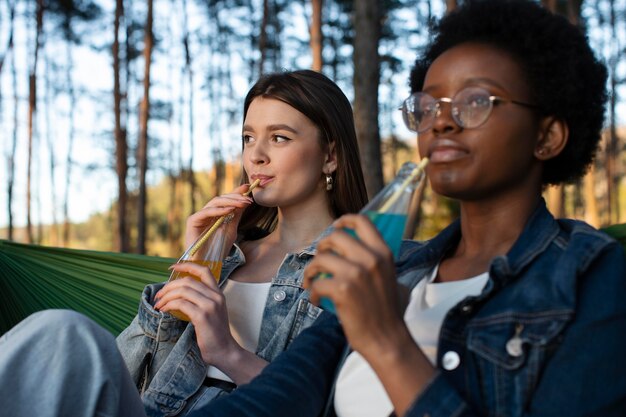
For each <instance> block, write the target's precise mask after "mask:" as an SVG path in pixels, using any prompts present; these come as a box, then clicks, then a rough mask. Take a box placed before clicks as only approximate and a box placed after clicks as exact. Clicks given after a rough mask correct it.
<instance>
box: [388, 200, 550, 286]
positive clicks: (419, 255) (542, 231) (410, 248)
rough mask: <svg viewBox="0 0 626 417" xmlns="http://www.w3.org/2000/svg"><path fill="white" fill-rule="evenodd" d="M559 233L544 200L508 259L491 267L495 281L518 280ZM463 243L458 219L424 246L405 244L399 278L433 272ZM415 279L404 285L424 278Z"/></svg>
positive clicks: (508, 255)
mask: <svg viewBox="0 0 626 417" xmlns="http://www.w3.org/2000/svg"><path fill="white" fill-rule="evenodd" d="M558 233H559V225H558V223H557V221H556V220H555V219H554V217H553V216H552V214H550V212H549V211H548V209H547V208H546V204H545V201H544V200H543V198H542V199H541V200H540V201H539V203H538V204H537V207H536V208H535V210H534V211H533V213H532V214H531V216H530V218H529V219H528V221H527V222H526V226H525V227H524V230H523V231H522V233H521V235H520V236H519V237H518V239H517V240H516V241H515V243H514V244H513V246H512V247H511V249H510V250H509V252H508V253H507V254H506V255H502V256H498V257H496V258H494V260H493V261H492V263H491V266H490V275H492V277H493V278H496V277H500V278H501V279H503V280H506V279H507V277H512V276H517V275H518V274H519V272H520V271H521V270H522V269H524V268H525V267H526V266H527V265H528V264H530V263H531V262H532V261H533V259H535V258H536V257H537V256H538V255H539V254H541V253H542V252H543V251H544V250H545V249H546V247H547V246H548V245H549V244H550V243H551V242H552V241H553V240H554V239H555V238H556V236H557V235H558ZM460 239H461V222H460V220H459V219H457V220H455V221H454V222H452V223H451V224H450V225H449V226H448V227H446V228H445V229H444V230H443V231H441V232H440V233H439V234H438V235H437V236H435V237H434V238H433V239H431V240H428V241H426V242H424V243H419V242H414V241H405V242H404V243H403V248H402V251H401V256H400V258H399V260H398V263H397V269H398V275H402V273H403V272H405V271H407V270H409V269H410V270H416V269H430V268H432V267H433V266H434V265H436V264H437V263H439V262H440V261H441V258H443V257H444V256H445V254H446V253H447V252H448V251H449V250H451V249H452V248H453V247H454V246H455V245H457V244H458V242H459V240H460ZM410 275H411V276H412V277H413V278H414V279H412V280H411V281H407V282H404V280H401V282H402V283H403V284H404V285H407V286H409V287H411V288H412V287H413V286H414V285H415V284H416V281H417V280H419V279H421V278H422V277H421V276H415V275H414V274H410Z"/></svg>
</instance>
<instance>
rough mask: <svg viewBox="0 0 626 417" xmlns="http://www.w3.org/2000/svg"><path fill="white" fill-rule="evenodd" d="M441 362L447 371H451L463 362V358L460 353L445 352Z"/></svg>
mask: <svg viewBox="0 0 626 417" xmlns="http://www.w3.org/2000/svg"><path fill="white" fill-rule="evenodd" d="M441 362H442V365H443V369H445V370H446V371H451V370H453V369H456V368H457V367H458V366H459V364H460V363H461V358H460V357H459V354H458V353H456V352H453V351H449V352H446V353H444V355H443V359H442V361H441Z"/></svg>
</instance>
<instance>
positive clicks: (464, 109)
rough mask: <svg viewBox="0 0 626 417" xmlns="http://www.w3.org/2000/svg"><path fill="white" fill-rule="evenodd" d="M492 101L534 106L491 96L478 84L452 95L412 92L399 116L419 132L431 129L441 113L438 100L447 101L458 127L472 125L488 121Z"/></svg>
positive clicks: (477, 125) (440, 101) (473, 126)
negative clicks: (436, 95) (450, 96)
mask: <svg viewBox="0 0 626 417" xmlns="http://www.w3.org/2000/svg"><path fill="white" fill-rule="evenodd" d="M494 102H501V103H513V104H517V105H520V106H524V107H529V108H537V106H535V105H534V104H528V103H523V102H521V101H517V100H511V99H506V98H503V97H498V96H492V95H491V94H489V92H488V91H487V90H485V89H483V88H480V87H467V88H464V89H462V90H461V91H459V92H458V93H456V94H455V95H454V97H453V98H449V97H441V98H438V99H436V98H434V97H432V96H431V95H429V94H426V93H422V92H419V93H414V94H412V95H411V96H410V97H409V98H407V99H406V100H404V103H402V107H400V110H402V118H403V119H404V124H405V125H406V127H408V128H409V130H411V131H413V132H417V133H422V132H424V131H426V130H428V129H430V128H431V127H432V126H433V124H434V123H435V119H436V118H437V117H438V116H439V115H440V114H441V103H450V108H451V112H452V118H453V119H454V121H455V122H456V124H458V125H459V126H460V127H463V128H465V129H474V128H477V127H479V126H480V125H482V124H483V123H485V122H486V121H487V119H488V118H489V115H491V110H492V109H493V103H494Z"/></svg>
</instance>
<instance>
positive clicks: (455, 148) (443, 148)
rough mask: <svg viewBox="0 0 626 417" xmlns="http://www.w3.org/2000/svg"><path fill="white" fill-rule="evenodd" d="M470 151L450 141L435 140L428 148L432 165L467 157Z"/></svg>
mask: <svg viewBox="0 0 626 417" xmlns="http://www.w3.org/2000/svg"><path fill="white" fill-rule="evenodd" d="M467 154H468V151H467V150H466V149H465V148H463V147H462V146H460V145H459V144H458V143H457V142H455V141H453V140H450V139H437V140H434V141H433V142H432V143H431V144H430V146H429V147H428V158H429V159H430V162H431V163H437V162H451V161H455V160H457V159H460V158H463V157H465V156H467Z"/></svg>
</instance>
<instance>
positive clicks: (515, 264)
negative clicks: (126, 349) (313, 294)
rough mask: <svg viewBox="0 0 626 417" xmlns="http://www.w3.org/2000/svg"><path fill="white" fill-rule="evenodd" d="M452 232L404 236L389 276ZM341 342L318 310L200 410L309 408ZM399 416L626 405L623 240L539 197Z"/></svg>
mask: <svg viewBox="0 0 626 417" xmlns="http://www.w3.org/2000/svg"><path fill="white" fill-rule="evenodd" d="M459 239H460V224H459V223H458V222H456V223H453V224H452V225H450V226H449V227H448V228H446V229H445V230H444V231H443V232H441V233H440V234H439V235H437V236H436V237H435V238H434V239H432V240H430V241H427V242H424V243H418V242H404V244H403V250H402V255H401V258H400V260H399V261H398V263H397V265H396V268H397V273H398V279H399V281H400V282H401V283H403V284H405V285H408V286H409V287H414V286H415V285H416V284H417V282H419V280H420V279H422V278H423V277H424V276H425V275H426V274H427V272H428V271H430V270H431V269H432V268H433V267H434V266H435V265H436V264H437V263H438V262H439V261H440V260H441V259H442V257H443V256H444V255H445V253H446V251H448V250H449V249H451V248H453V247H454V246H455V245H456V244H457V243H458V241H459ZM344 349H345V338H344V337H343V335H342V332H341V327H340V325H339V323H338V321H337V320H336V318H334V317H333V316H332V315H330V314H328V313H324V314H322V316H321V317H320V318H319V319H318V321H317V323H316V324H315V325H313V326H312V327H311V328H309V329H308V330H307V331H305V332H303V333H302V335H301V336H300V337H298V338H297V339H296V340H295V341H294V343H293V344H292V345H291V347H290V348H289V349H288V350H287V351H286V352H285V353H284V354H283V355H281V356H280V357H279V358H277V360H276V361H274V362H273V363H272V364H270V365H269V366H268V367H266V368H265V369H264V371H263V372H262V373H261V375H259V376H258V377H257V378H256V379H255V380H253V381H252V382H251V383H250V384H247V385H244V386H241V387H239V389H238V390H237V391H236V392H234V393H233V395H232V396H231V397H229V398H224V399H218V400H216V401H215V402H214V403H212V404H211V406H210V407H209V408H208V409H206V410H203V411H204V413H203V414H202V415H205V416H220V417H223V416H250V417H252V416H254V417H262V416H267V417H269V416H273V417H274V416H291V415H298V416H302V417H306V416H310V417H315V416H319V415H320V413H321V410H322V409H323V407H324V404H325V402H326V398H327V396H328V395H329V392H331V390H332V385H333V380H334V377H335V374H336V370H337V364H338V363H339V362H340V360H341V358H342V357H344V356H345V354H342V350H344ZM285 375H289V377H286V376H285ZM261 385H262V386H266V387H267V386H273V385H276V386H278V387H280V389H276V390H272V391H270V390H267V389H266V390H263V389H262V388H261ZM305 386H306V387H315V389H310V388H309V389H306V390H304V392H303V390H302V387H305ZM331 412H332V409H331ZM198 415H200V414H198ZM405 415H406V416H411V417H413V416H415V417H417V416H419V417H424V416H429V417H440V416H446V417H450V416H455V417H456V416H463V417H469V416H494V417H495V416H498V417H501V416H502V417H504V416H506V417H516V416H554V417H556V416H568V417H570V416H602V417H613V416H615V417H616V416H624V415H626V261H625V257H624V252H623V249H622V248H621V247H620V246H619V245H618V244H617V242H615V241H614V240H612V239H611V238H610V237H608V236H607V235H605V234H604V233H601V232H598V231H596V230H595V229H593V228H591V227H589V226H587V225H586V224H584V223H582V222H578V221H574V220H555V219H554V218H553V217H552V215H550V213H549V212H548V211H547V209H546V207H545V204H544V203H543V202H542V203H541V204H540V205H539V207H538V208H537V209H536V211H535V212H534V214H533V215H532V216H531V218H530V219H529V221H528V222H527V225H526V227H525V229H524V231H523V232H522V234H521V235H520V237H519V238H518V240H517V241H516V243H515V244H514V245H513V247H512V248H511V250H510V251H509V252H508V253H507V254H506V255H505V256H501V257H497V258H495V259H493V261H492V262H491V264H490V268H489V280H488V282H487V284H486V286H485V288H484V290H483V291H482V293H481V294H479V295H478V296H471V297H467V298H465V299H464V300H462V301H461V302H459V303H458V304H457V305H456V306H455V307H453V308H452V309H451V310H450V311H449V312H448V313H447V315H446V317H445V319H444V322H443V324H442V328H441V331H440V334H439V344H438V352H437V374H436V376H435V378H434V379H433V380H432V381H431V382H430V383H429V384H428V386H427V387H426V388H425V389H424V390H423V391H422V392H421V393H420V394H419V395H418V396H417V398H415V400H414V402H413V404H412V405H411V407H410V408H409V410H408V411H407V413H406V414H405Z"/></svg>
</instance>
